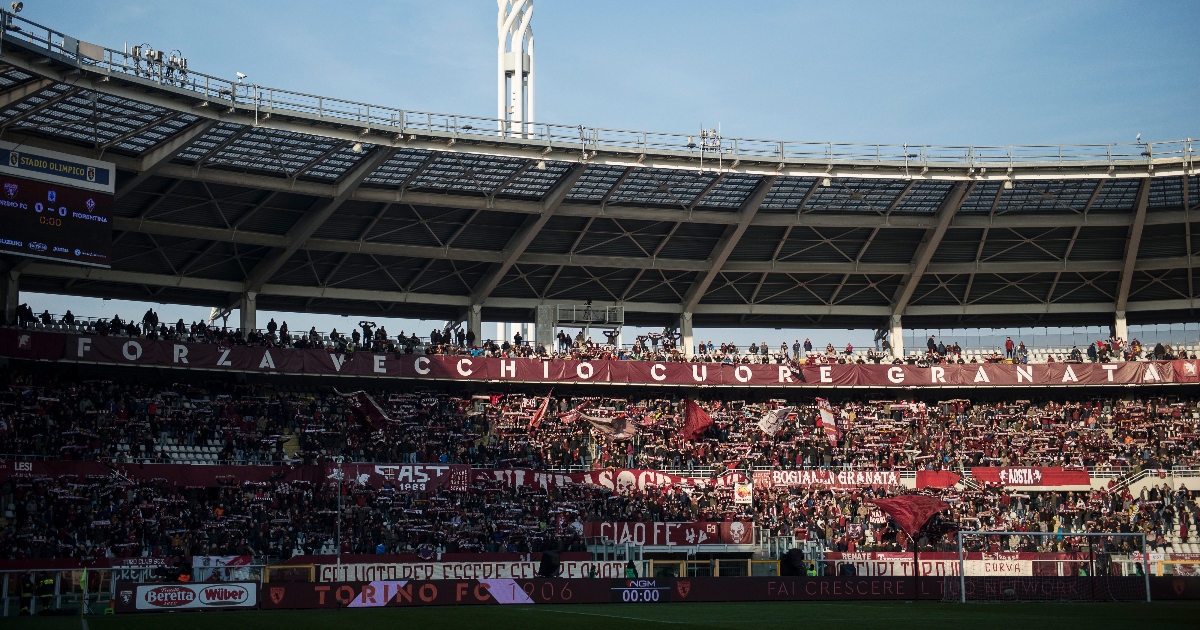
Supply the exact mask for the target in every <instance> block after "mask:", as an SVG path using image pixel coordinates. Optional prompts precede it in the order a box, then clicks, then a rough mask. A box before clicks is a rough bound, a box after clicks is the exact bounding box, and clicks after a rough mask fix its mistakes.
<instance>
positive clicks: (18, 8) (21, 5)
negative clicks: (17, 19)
mask: <svg viewBox="0 0 1200 630" xmlns="http://www.w3.org/2000/svg"><path fill="white" fill-rule="evenodd" d="M8 6H9V7H10V8H11V9H12V12H13V13H20V12H21V9H24V8H25V3H24V2H14V3H12V4H10V5H8Z"/></svg>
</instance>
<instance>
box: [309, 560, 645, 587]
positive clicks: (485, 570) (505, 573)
mask: <svg viewBox="0 0 1200 630" xmlns="http://www.w3.org/2000/svg"><path fill="white" fill-rule="evenodd" d="M540 566H541V563H540V562H535V561H533V560H523V561H509V562H505V561H499V562H496V561H491V562H489V561H476V562H471V561H467V562H404V563H391V562H376V563H355V564H342V565H340V566H339V565H336V564H323V565H319V566H318V567H317V581H318V582H374V581H377V580H484V579H493V578H503V579H513V578H519V579H529V578H535V577H538V568H539V567H540ZM560 567H561V569H560V571H559V573H558V575H557V576H556V577H560V578H572V579H578V578H587V577H591V576H592V574H593V573H594V574H595V576H596V577H599V578H619V577H621V576H622V575H624V574H625V561H623V560H622V561H620V562H616V561H606V562H594V561H586V560H564V561H563V562H562V563H561V564H560Z"/></svg>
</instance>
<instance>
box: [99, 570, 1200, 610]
mask: <svg viewBox="0 0 1200 630" xmlns="http://www.w3.org/2000/svg"><path fill="white" fill-rule="evenodd" d="M1119 580H1124V581H1129V584H1128V585H1122V584H1115V583H1114V581H1119ZM1144 583H1145V582H1144V578H1143V577H1139V576H1133V577H1123V578H1087V577H1081V578H1047V579H1044V580H1042V581H1040V582H1038V583H1036V584H1035V583H1030V585H1029V586H1027V587H1026V588H1028V589H1034V590H1037V591H1038V592H1037V593H1036V594H1035V593H1032V592H1030V593H1028V595H1030V596H1033V595H1040V596H1043V597H1046V598H1052V599H1062V600H1091V599H1095V598H1096V596H1097V594H1100V595H1103V593H1106V592H1109V591H1110V590H1111V591H1114V592H1116V591H1117V590H1118V588H1120V587H1123V586H1129V587H1130V588H1129V589H1128V592H1131V593H1132V592H1141V593H1144V586H1143V585H1144ZM946 584H947V580H946V579H944V578H938V577H924V578H920V579H918V580H914V579H913V578H911V577H794V578H789V577H696V578H622V579H579V580H570V579H559V578H549V579H543V578H535V579H491V580H486V579H485V580H388V581H375V582H337V583H323V584H322V583H307V582H302V583H301V582H293V583H268V584H264V585H262V586H261V587H258V585H256V584H254V583H225V584H219V583H218V584H194V585H191V586H190V587H185V586H182V585H178V584H138V583H131V582H121V583H118V584H117V587H116V589H115V603H116V611H117V612H118V613H135V612H153V611H165V610H187V609H220V608H261V609H264V610H278V609H315V608H383V607H407V606H480V605H484V606H487V605H492V606H494V605H508V604H526V605H528V604H600V603H616V604H633V603H638V604H643V603H650V604H654V603H671V602H676V603H678V602H732V601H871V600H877V601H884V600H905V601H912V600H922V599H924V600H934V601H940V600H942V598H943V587H944V586H945V585H946ZM222 586H224V587H225V588H226V589H228V590H225V591H221V592H220V593H216V596H214V597H211V599H212V601H211V602H203V601H200V600H201V599H202V594H201V593H200V591H202V590H204V589H207V588H219V587H222ZM256 587H257V588H258V590H257V592H252V591H253V590H254V589H255V588H256ZM185 591H187V592H185ZM1150 591H1151V597H1152V599H1153V600H1156V601H1157V600H1171V599H1193V600H1194V599H1200V578H1172V577H1151V578H1150ZM189 593H191V594H189Z"/></svg>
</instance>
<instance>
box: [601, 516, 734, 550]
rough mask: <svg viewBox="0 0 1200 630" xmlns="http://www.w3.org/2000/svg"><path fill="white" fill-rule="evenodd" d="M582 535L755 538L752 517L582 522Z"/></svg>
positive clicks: (664, 540) (723, 541)
mask: <svg viewBox="0 0 1200 630" xmlns="http://www.w3.org/2000/svg"><path fill="white" fill-rule="evenodd" d="M583 536H584V538H603V539H605V540H609V541H612V542H615V543H617V544H618V545H620V544H624V543H634V544H638V545H658V546H667V547H675V546H690V545H749V544H752V543H753V542H754V522H753V521H730V522H722V523H655V522H648V523H643V522H617V523H608V522H605V523H596V522H590V523H584V524H583Z"/></svg>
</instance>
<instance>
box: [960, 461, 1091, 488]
mask: <svg viewBox="0 0 1200 630" xmlns="http://www.w3.org/2000/svg"><path fill="white" fill-rule="evenodd" d="M971 476H972V477H974V478H975V479H976V480H977V481H982V482H984V483H992V484H997V485H1001V486H1028V487H1053V486H1090V485H1091V477H1090V476H1089V475H1088V472H1087V471H1086V470H1064V469H1063V468H1062V467H1059V466H1050V467H1040V468H1037V467H1029V466H1009V467H1004V468H1001V467H975V468H972V469H971Z"/></svg>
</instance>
